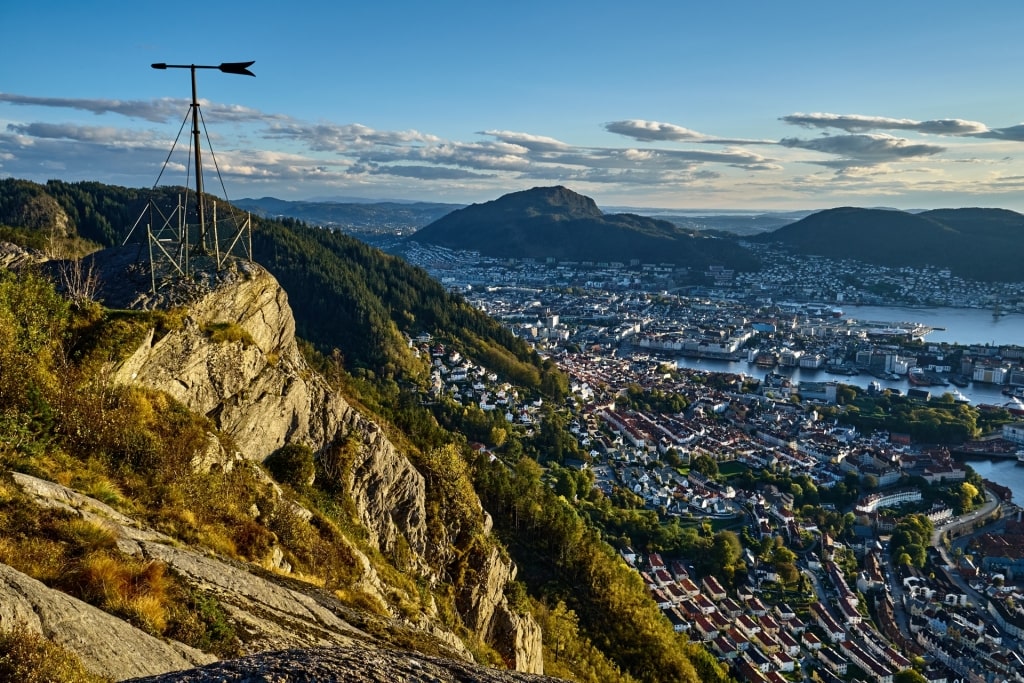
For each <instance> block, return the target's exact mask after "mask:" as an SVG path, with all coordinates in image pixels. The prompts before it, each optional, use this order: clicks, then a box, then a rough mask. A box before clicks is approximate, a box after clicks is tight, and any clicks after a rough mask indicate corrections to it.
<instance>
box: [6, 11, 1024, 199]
mask: <svg viewBox="0 0 1024 683" xmlns="http://www.w3.org/2000/svg"><path fill="white" fill-rule="evenodd" d="M998 4H999V5H1000V6H998V7H996V6H990V8H989V9H990V10H992V11H991V12H990V13H989V14H982V13H980V12H975V13H966V12H962V11H961V12H952V11H949V12H947V11H943V10H942V8H941V7H936V6H935V5H934V4H931V5H924V4H923V3H904V4H901V5H900V6H899V7H888V6H884V5H882V4H881V3H874V2H869V3H862V4H861V5H858V7H857V10H856V11H853V10H848V9H840V8H828V7H826V8H823V7H820V6H819V5H818V4H812V3H806V2H794V3H786V4H785V5H784V6H766V5H762V4H760V3H749V4H745V3H741V6H740V7H736V6H728V7H725V6H723V7H710V6H704V5H703V4H701V5H696V6H689V3H662V2H656V3H644V4H642V5H640V6H637V7H633V8H625V7H623V6H621V5H617V4H612V3H607V2H597V3H581V2H563V3H557V4H554V5H552V4H551V3H548V4H541V3H539V2H525V3H522V4H520V5H517V6H516V7H515V11H514V12H513V11H511V10H510V9H507V8H504V7H498V6H493V7H491V6H486V4H485V5H482V6H481V5H473V4H469V3H465V2H442V3H438V4H435V5H431V6H422V5H418V4H413V3H383V4H381V3H378V4H374V5H373V6H372V7H371V6H369V5H358V6H350V7H341V6H336V5H335V4H332V3H320V2H306V3H298V4H296V5H293V6H289V7H288V8H287V11H282V9H281V6H280V5H279V4H271V3H269V2H264V1H263V0H259V1H256V2H252V3H248V4H246V5H245V6H235V7H232V8H207V7H204V8H203V9H202V15H200V16H199V17H198V18H197V17H196V15H194V14H193V13H190V12H187V11H182V10H170V9H169V8H166V7H163V8H157V7H143V6H138V5H135V4H133V5H129V4H127V3H122V2H109V3H104V6H103V7H102V9H95V8H89V7H83V6H80V5H79V4H75V3H67V2H58V3H56V6H54V5H49V6H46V7H45V8H43V7H36V6H32V7H30V6H28V4H27V3H22V4H18V5H15V6H10V7H5V8H4V9H0V20H2V21H3V23H4V24H5V25H6V26H8V27H10V30H9V31H8V33H9V35H8V36H7V38H8V40H7V49H8V50H9V59H7V60H5V63H4V65H3V66H0V177H16V178H26V179H29V180H34V181H36V182H44V181H45V180H47V179H50V178H57V179H62V180H69V181H76V180H96V181H100V182H105V183H111V184H117V185H126V186H129V187H148V186H150V185H152V184H153V183H154V182H156V180H157V177H158V174H159V173H160V167H161V164H163V162H164V160H165V159H166V158H167V156H168V152H169V150H170V145H171V143H172V142H173V141H174V138H175V135H176V134H177V133H178V130H179V127H180V126H181V125H182V123H183V120H184V119H185V117H186V116H187V115H188V111H189V107H188V105H189V95H190V89H189V79H188V74H187V71H164V72H161V71H154V70H153V69H151V68H150V64H151V63H154V62H167V63H172V64H189V63H197V64H218V63H220V62H233V61H248V60H255V61H256V64H255V65H254V66H253V67H252V68H253V71H254V72H255V73H256V76H257V77H256V79H249V78H242V77H238V76H232V75H225V74H220V73H217V72H215V71H213V72H200V73H199V74H198V92H199V97H200V101H201V112H202V114H203V119H204V121H205V123H206V128H207V131H208V133H209V135H210V137H211V138H212V145H213V152H214V153H215V161H216V167H217V168H219V170H220V172H221V174H222V176H223V177H224V180H225V184H226V189H227V194H228V195H229V198H232V199H239V198H242V197H261V196H275V197H279V198H282V199H325V198H352V197H359V198H367V199H405V200H429V201H441V202H453V203H470V202H481V201H487V200H489V199H493V198H495V197H497V196H499V195H502V194H505V193H507V192H513V191H517V190H522V189H527V188H529V187H534V186H540V185H556V184H559V185H565V186H567V187H570V188H571V189H573V190H575V191H577V192H580V193H582V194H586V195H588V196H591V197H593V198H594V199H595V200H596V201H597V202H598V203H599V204H601V205H603V206H637V207H662V208H672V209H680V210H697V209H740V210H789V209H821V208H828V207H832V206H840V205H854V206H891V207H896V208H904V209H909V208H939V207H960V206H992V207H1002V208H1009V209H1014V210H1024V193H1022V189H1024V158H1021V155H1020V149H1021V146H1022V145H1024V124H1022V123H1021V121H1024V113H1021V112H1020V111H1019V109H1020V108H1019V107H1017V104H1016V98H1015V97H1014V94H1013V90H1014V88H1013V85H1014V83H1015V80H1016V78H1015V76H1016V73H1015V70H1014V64H1015V62H1016V61H1017V60H1016V59H1015V57H1017V56H1018V54H1019V53H1020V52H1021V51H1022V49H1024V48H1021V47H1020V46H1019V41H1017V40H1016V36H1015V35H1014V32H1015V27H1017V26H1019V25H1021V24H1020V20H1021V19H1024V7H1018V6H1016V5H1014V4H1011V3H1005V4H1004V3H998ZM996 19H998V20H996ZM10 57H14V58H10ZM186 133H187V128H186ZM187 144H188V140H187V137H185V138H183V139H182V140H181V142H180V143H179V145H184V146H186V147H187ZM204 144H205V139H204ZM213 161H214V159H213V158H211V157H207V158H206V160H205V163H204V166H205V167H206V173H207V174H208V176H207V177H208V179H207V183H206V185H207V189H208V190H210V191H219V187H215V185H214V182H215V181H213V180H211V178H212V175H209V174H212V173H213V172H214V171H215V170H216V169H215V168H214V166H213V163H212V162H213ZM186 165H187V161H178V160H177V159H176V158H175V159H172V164H171V167H170V168H169V169H168V170H167V171H166V172H165V174H164V176H162V177H161V181H160V182H161V183H162V184H183V183H184V182H186V175H185V173H186Z"/></svg>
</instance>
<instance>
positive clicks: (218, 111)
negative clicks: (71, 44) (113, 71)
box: [0, 93, 287, 123]
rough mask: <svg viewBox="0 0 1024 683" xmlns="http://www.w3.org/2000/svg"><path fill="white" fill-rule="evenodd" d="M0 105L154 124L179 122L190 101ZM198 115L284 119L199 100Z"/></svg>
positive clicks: (23, 100) (7, 97)
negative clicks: (75, 111)
mask: <svg viewBox="0 0 1024 683" xmlns="http://www.w3.org/2000/svg"><path fill="white" fill-rule="evenodd" d="M0 102H5V103H7V104H13V105H18V106H31V107H52V108H56V109H74V110H78V111H86V112H90V113H93V114H97V115H100V114H119V115H121V116H126V117H128V118H132V119H141V120H144V121H151V122H153V123H168V122H171V121H181V120H182V119H183V118H184V117H185V115H186V114H188V112H189V110H190V109H191V106H192V101H191V100H185V99H176V98H161V99H155V100H102V99H81V98H76V99H72V98H66V97H29V96H27V95H14V94H12V93H0ZM199 110H200V112H206V114H210V115H212V116H213V117H214V118H216V119H218V120H222V121H232V122H241V121H267V120H275V119H284V118H287V117H284V116H281V115H274V114H265V113H263V112H261V111H258V110H256V109H250V108H249V107H242V106H239V105H233V104H217V103H211V102H209V101H207V100H202V99H201V100H199Z"/></svg>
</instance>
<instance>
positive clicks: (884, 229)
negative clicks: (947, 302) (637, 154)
mask: <svg viewBox="0 0 1024 683" xmlns="http://www.w3.org/2000/svg"><path fill="white" fill-rule="evenodd" d="M752 240H754V241H759V242H765V243H774V244H778V245H781V246H785V247H787V248H789V249H790V250H791V251H794V252H797V253H804V254H808V255H811V254H813V255H817V256H824V257H826V258H833V259H843V258H852V259H857V260H861V261H865V262H867V263H875V264H878V265H883V266H888V267H901V266H912V267H924V266H933V267H940V268H949V269H950V270H951V271H952V272H953V273H955V274H957V275H960V276H963V277H968V278H971V279H975V280H980V281H993V280H1004V281H1017V280H1020V279H1021V277H1022V276H1021V274H1020V265H1019V264H1020V263H1021V261H1022V259H1024V215H1022V214H1019V213H1016V212H1014V211H1009V210H1007V209H986V208H960V209H933V210H930V211H924V212H921V213H909V212H905V211H898V210H885V209H862V208H858V207H837V208H834V209H826V210H824V211H820V212H817V213H815V214H812V215H810V216H807V217H806V218H803V219H801V220H799V221H796V222H794V223H791V224H789V225H787V226H784V227H781V228H779V229H777V230H775V231H773V232H770V233H765V234H763V235H759V236H757V237H754V238H752Z"/></svg>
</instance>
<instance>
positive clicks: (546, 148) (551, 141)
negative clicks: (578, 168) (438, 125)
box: [477, 130, 570, 152]
mask: <svg viewBox="0 0 1024 683" xmlns="http://www.w3.org/2000/svg"><path fill="white" fill-rule="evenodd" d="M477 135H490V136H491V137H494V138H497V139H498V140H501V141H502V142H507V143H510V144H513V145H516V146H518V147H521V148H523V149H526V150H530V151H534V152H558V151H562V150H566V149H569V148H570V145H568V144H566V143H564V142H562V141H561V140H556V139H555V138H549V137H547V136H544V135H531V134H530V133H517V132H514V131H510V130H485V131H480V132H479V133H477Z"/></svg>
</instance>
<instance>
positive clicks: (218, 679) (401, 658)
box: [129, 646, 562, 683]
mask: <svg viewBox="0 0 1024 683" xmlns="http://www.w3.org/2000/svg"><path fill="white" fill-rule="evenodd" d="M561 680H562V679H560V678H551V677H549V676H539V675H536V674H526V673H520V672H516V671H502V670H498V669H488V668H486V667H482V666H476V665H473V664H467V663H466V662H460V661H456V660H449V659H440V658H435V657H424V656H422V655H418V654H415V653H409V652H399V651H395V650H385V649H369V648H362V647H347V646H342V647H327V648H310V649H305V650H283V651H279V652H264V653H261V654H258V655H252V656H250V657H243V658H241V659H233V660H229V661H224V662H217V663H216V664H211V665H209V666H204V667H202V668H199V669H192V670H189V671H179V672H176V673H169V674H163V675H161V676H150V677H147V678H137V679H133V680H132V681H131V682H129V683H377V682H380V683H392V682H394V681H402V683H556V682H558V681H561Z"/></svg>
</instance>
